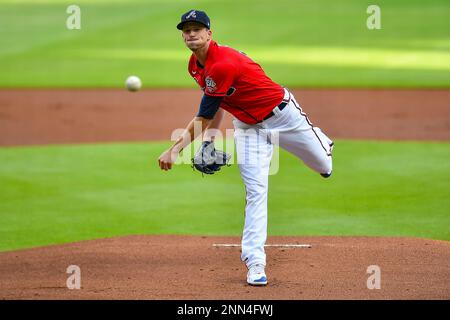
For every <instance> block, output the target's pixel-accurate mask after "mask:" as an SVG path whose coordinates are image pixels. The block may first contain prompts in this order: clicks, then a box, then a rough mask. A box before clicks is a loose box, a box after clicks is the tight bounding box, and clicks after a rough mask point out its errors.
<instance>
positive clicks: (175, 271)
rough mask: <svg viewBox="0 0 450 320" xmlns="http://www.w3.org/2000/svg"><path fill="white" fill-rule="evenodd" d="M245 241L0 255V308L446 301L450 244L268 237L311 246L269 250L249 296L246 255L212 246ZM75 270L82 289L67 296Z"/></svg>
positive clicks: (139, 242)
mask: <svg viewBox="0 0 450 320" xmlns="http://www.w3.org/2000/svg"><path fill="white" fill-rule="evenodd" d="M239 241H240V239H239V238H237V237H200V236H169V235H165V236H128V237H120V238H112V239H102V240H92V241H82V242H77V243H72V244H65V245H58V246H49V247H43V248H35V249H28V250H20V251H16V252H6V253H0V299H239V300H244V299H253V300H257V299H450V285H449V283H450V265H449V261H450V242H446V241H435V240H424V239H410V238H378V237H376V238H371V237H270V238H269V239H268V242H267V243H268V244H310V245H311V247H310V248H305V247H298V246H291V247H285V246H280V247H279V246H268V247H267V248H266V253H267V262H268V265H267V268H266V272H267V275H268V279H269V284H268V286H266V287H250V286H248V285H247V284H246V282H245V279H246V268H245V266H244V264H243V263H242V262H241V261H240V248H239V247H236V246H214V244H239ZM70 265H76V266H78V267H79V268H80V271H81V274H80V280H81V289H79V290H78V289H72V290H69V289H68V288H67V279H68V278H69V277H71V274H68V273H66V271H67V268H68V267H69V266H70ZM370 266H378V267H379V271H380V273H379V274H375V273H374V271H373V270H376V269H377V268H376V267H375V268H373V269H372V268H369V267H370ZM368 268H369V272H368ZM377 276H379V278H378V279H377V281H375V277H377ZM369 278H370V279H369ZM368 280H369V281H368ZM372 280H373V281H372ZM378 280H379V281H378ZM378 284H379V286H380V289H376V288H375V289H368V285H369V287H373V286H376V285H378Z"/></svg>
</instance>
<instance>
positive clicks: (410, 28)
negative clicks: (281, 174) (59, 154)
mask: <svg viewBox="0 0 450 320" xmlns="http://www.w3.org/2000/svg"><path fill="white" fill-rule="evenodd" d="M76 3H77V4H78V5H79V6H80V8H81V30H72V31H69V30H67V29H66V27H65V25H66V19H67V17H68V14H67V13H66V8H67V6H68V5H69V4H72V2H69V1H63V0H46V1H44V0H40V1H31V0H28V1H26V0H0V70H1V72H0V87H121V86H123V83H124V80H125V78H126V77H127V76H128V75H129V74H137V75H139V76H140V77H141V78H142V80H143V84H144V86H146V87H174V86H175V87H195V83H194V82H193V80H192V79H191V78H190V77H189V76H188V74H187V72H186V66H187V60H188V57H189V54H190V53H189V51H188V50H187V49H186V48H185V47H184V45H183V43H182V41H181V37H180V34H179V32H178V31H177V30H176V29H175V25H176V23H177V22H178V21H179V17H180V15H181V13H183V12H185V11H187V10H189V9H191V8H201V9H204V10H206V11H207V12H208V14H209V15H210V17H211V19H212V27H213V31H214V38H215V39H216V40H218V41H219V43H223V44H228V45H230V46H232V47H235V48H237V49H240V50H242V51H245V52H246V53H247V54H249V55H250V56H251V57H252V58H253V59H254V60H256V61H257V62H258V63H260V64H261V65H262V66H263V68H264V69H265V70H266V72H267V73H268V75H269V76H270V77H272V78H273V79H274V80H276V81H277V82H280V83H281V84H283V85H286V86H291V87H294V86H302V87H330V86H331V87H333V86H335V87H347V86H351V87H449V86H450V72H449V71H450V33H449V31H448V30H450V20H449V19H448V12H449V11H450V3H449V2H448V0H430V1H426V2H424V1H421V0H395V1H394V0H380V1H377V2H376V4H377V5H379V6H380V8H381V26H382V29H381V30H368V29H367V28H366V19H367V17H368V14H367V13H366V9H367V6H368V5H369V4H373V2H371V1H365V0H345V1H334V0H314V1H312V0H310V1H299V0H279V1H272V0H243V1H237V0H222V1H219V0H215V1H206V0H201V1H187V0H185V1H175V0H166V1H163V0H129V1H117V0H116V1H104V0H101V1H98V0H97V1H87V0H79V1H77V2H76Z"/></svg>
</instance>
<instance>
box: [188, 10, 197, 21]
mask: <svg viewBox="0 0 450 320" xmlns="http://www.w3.org/2000/svg"><path fill="white" fill-rule="evenodd" d="M191 17H192V18H194V19H195V18H197V15H196V13H195V10H192V11H191V12H189V14H188V15H187V16H186V19H189V18H191Z"/></svg>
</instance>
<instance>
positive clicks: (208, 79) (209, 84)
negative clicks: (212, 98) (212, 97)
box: [205, 77, 216, 93]
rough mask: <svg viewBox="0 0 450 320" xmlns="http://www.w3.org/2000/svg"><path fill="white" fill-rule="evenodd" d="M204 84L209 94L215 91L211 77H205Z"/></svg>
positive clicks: (214, 84)
mask: <svg viewBox="0 0 450 320" xmlns="http://www.w3.org/2000/svg"><path fill="white" fill-rule="evenodd" d="M205 83H206V88H207V89H208V91H209V92H211V93H212V92H214V91H216V83H215V82H214V80H213V79H212V78H211V77H206V78H205Z"/></svg>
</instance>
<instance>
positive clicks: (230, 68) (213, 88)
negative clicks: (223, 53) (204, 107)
mask: <svg viewBox="0 0 450 320" xmlns="http://www.w3.org/2000/svg"><path fill="white" fill-rule="evenodd" d="M236 76H237V69H236V67H235V66H234V65H232V64H231V63H216V64H214V65H213V66H212V67H211V69H210V70H208V72H207V74H206V76H205V94H206V95H208V96H213V97H224V96H225V95H226V93H227V92H228V90H229V89H230V87H231V85H232V84H233V82H234V79H235V78H236Z"/></svg>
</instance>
